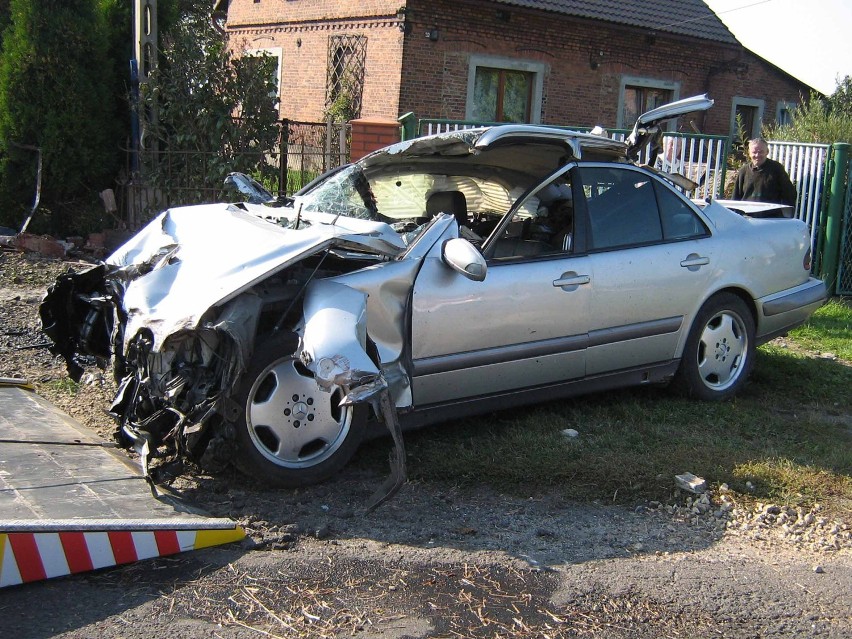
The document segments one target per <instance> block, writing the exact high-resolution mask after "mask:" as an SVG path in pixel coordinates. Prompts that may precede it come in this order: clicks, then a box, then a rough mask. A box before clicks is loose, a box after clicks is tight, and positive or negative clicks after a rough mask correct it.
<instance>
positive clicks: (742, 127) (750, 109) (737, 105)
mask: <svg viewBox="0 0 852 639" xmlns="http://www.w3.org/2000/svg"><path fill="white" fill-rule="evenodd" d="M762 127H763V100H756V99H754V98H743V97H740V96H734V99H733V100H732V103H731V135H732V136H733V137H734V138H735V139H740V138H745V139H747V140H751V139H752V138H756V137H759V136H760V129H761V128H762Z"/></svg>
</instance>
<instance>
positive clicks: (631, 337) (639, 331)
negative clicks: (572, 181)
mask: <svg viewBox="0 0 852 639" xmlns="http://www.w3.org/2000/svg"><path fill="white" fill-rule="evenodd" d="M576 181H577V182H579V183H581V184H582V191H583V198H582V200H581V201H580V202H579V203H578V210H579V211H583V213H584V214H585V216H586V219H587V221H588V234H587V238H586V243H587V247H588V257H589V261H590V266H591V273H590V275H591V295H590V300H589V325H588V329H589V348H588V351H587V356H586V373H587V374H588V375H596V374H599V373H604V372H611V371H618V370H625V369H629V368H633V367H637V366H643V365H648V364H653V363H665V362H667V361H671V360H672V359H673V358H674V357H675V355H676V351H677V347H678V343H679V340H680V339H681V336H682V335H683V333H684V332H686V331H688V330H689V323H690V322H691V319H692V317H693V316H694V314H695V312H696V310H697V308H698V306H700V304H701V301H702V299H703V298H704V296H705V292H706V290H707V287H708V279H709V277H710V275H711V273H712V269H713V268H714V260H715V253H714V250H713V238H712V235H711V233H710V230H709V229H708V227H707V225H706V224H705V223H704V221H703V220H702V219H701V216H700V215H699V214H698V213H697V209H696V208H695V207H694V206H693V205H692V204H691V203H690V202H689V201H688V200H687V199H686V198H685V197H683V196H681V195H680V194H679V193H678V192H677V191H676V190H675V189H674V188H672V187H671V186H670V185H669V184H668V183H666V182H665V181H663V180H661V179H659V178H658V177H656V176H655V175H653V174H651V173H650V172H648V171H645V170H643V169H640V168H637V167H634V166H630V165H620V166H613V165H612V164H599V165H595V164H589V165H583V166H581V167H579V168H578V169H577V179H576Z"/></svg>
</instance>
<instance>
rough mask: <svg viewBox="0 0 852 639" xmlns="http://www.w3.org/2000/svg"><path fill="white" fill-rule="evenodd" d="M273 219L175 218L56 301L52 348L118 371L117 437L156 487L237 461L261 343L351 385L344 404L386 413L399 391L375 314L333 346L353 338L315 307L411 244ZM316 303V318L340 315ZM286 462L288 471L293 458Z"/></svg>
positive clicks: (52, 296)
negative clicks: (247, 380) (333, 282)
mask: <svg viewBox="0 0 852 639" xmlns="http://www.w3.org/2000/svg"><path fill="white" fill-rule="evenodd" d="M267 213H269V210H268V209H266V207H262V206H257V207H252V206H251V205H229V204H214V205H200V206H193V207H182V208H176V209H171V210H168V211H166V212H164V213H162V214H161V215H160V216H158V217H157V218H156V219H155V220H153V221H152V222H151V223H150V224H149V225H148V226H147V227H146V228H144V229H143V230H142V231H141V232H140V233H139V234H137V235H136V236H135V237H133V238H132V239H131V240H130V241H129V242H127V243H126V244H125V245H124V246H122V247H121V248H119V249H118V250H117V251H116V252H115V253H114V254H113V255H112V256H110V257H109V258H108V259H107V260H106V262H105V263H102V264H98V265H96V266H93V267H92V268H89V269H88V270H85V271H82V272H78V273H72V272H69V273H66V274H63V275H62V276H60V277H59V278H58V279H57V281H56V283H55V284H54V285H53V286H51V287H50V289H49V290H48V293H47V295H46V296H45V299H44V301H43V302H42V305H41V308H40V314H41V319H42V326H43V330H44V332H45V333H46V334H47V335H48V337H50V338H51V340H52V341H53V342H54V346H53V347H52V349H51V350H52V351H53V352H54V353H55V354H59V355H62V356H63V358H64V359H65V361H66V363H67V367H68V371H69V375H70V376H71V377H72V378H73V379H75V380H79V379H80V377H81V374H82V372H83V370H84V366H85V365H87V364H91V362H92V359H94V361H95V362H96V363H97V364H98V365H99V366H100V367H102V368H105V367H106V366H107V365H109V364H111V365H112V368H113V372H114V377H115V380H116V383H117V385H118V391H117V393H116V396H115V399H114V401H113V403H112V406H111V408H110V413H111V414H112V415H113V416H114V417H115V419H116V420H117V429H116V436H117V439H118V441H119V442H120V443H121V444H122V445H124V446H126V447H130V446H132V447H133V448H135V449H136V451H137V452H138V453H139V455H140V459H141V462H142V464H143V468H144V470H145V473H146V475H151V476H152V478H154V479H155V480H160V479H167V478H168V477H169V476H171V475H174V474H177V473H179V472H180V470H181V465H182V462H183V460H185V459H188V460H191V461H193V462H196V463H198V464H200V465H201V466H203V467H205V468H208V469H218V468H222V467H223V466H224V465H226V464H228V463H232V462H234V457H235V455H236V454H237V447H238V443H237V433H236V432H235V430H236V429H235V423H239V422H240V421H241V420H243V421H245V420H246V417H245V412H246V409H245V407H244V406H241V405H239V404H238V403H237V402H236V401H235V399H234V396H235V395H239V389H240V384H241V382H242V381H244V380H242V377H243V376H244V374H245V373H246V371H247V370H248V369H249V368H250V367H251V364H252V361H253V360H252V357H253V355H254V354H255V349H256V348H258V345H257V342H258V341H259V340H263V342H264V344H263V346H261V347H259V348H261V349H262V348H266V347H267V346H268V344H269V343H270V342H272V341H277V342H278V343H285V344H287V349H289V350H291V352H292V353H293V358H291V359H294V360H304V361H300V362H299V365H300V366H301V367H302V368H303V370H304V373H305V375H306V377H307V376H308V375H309V376H310V378H311V379H310V384H311V386H312V387H314V388H316V389H317V392H318V393H325V394H327V395H328V396H329V397H332V396H333V394H334V393H335V391H336V390H338V389H339V393H338V395H334V401H335V402H340V403H344V404H345V403H346V402H349V403H350V404H351V403H354V402H362V403H364V404H369V403H371V402H372V403H373V404H374V405H375V406H376V408H377V409H379V410H381V403H380V398H379V396H380V395H381V393H382V392H383V391H385V390H386V387H387V385H386V384H385V383H384V382H383V379H382V375H381V371H380V369H379V366H378V365H377V363H376V362H374V361H372V360H370V358H369V356H368V355H366V353H365V350H364V349H365V348H366V346H367V344H366V331H365V328H364V324H365V322H366V318H365V317H356V318H354V319H353V318H349V319H351V320H352V323H353V325H352V327H350V328H349V331H350V332H351V333H352V334H351V335H348V338H349V339H348V340H346V339H344V340H339V339H338V340H336V341H335V340H332V342H331V343H324V341H325V342H328V339H329V335H332V336H335V335H343V333H341V331H340V329H339V328H333V329H329V328H326V329H325V333H323V332H321V331H320V332H317V329H316V326H318V325H319V324H320V322H318V321H317V320H313V321H311V320H310V315H309V316H308V319H307V320H306V319H305V317H304V316H303V303H304V300H305V297H306V294H307V293H306V292H307V291H308V290H309V284H310V283H311V282H312V281H313V280H314V279H320V280H321V279H323V278H328V277H333V276H336V275H340V274H345V273H347V272H351V271H354V270H358V269H361V268H363V267H364V266H365V265H369V264H374V263H380V262H381V261H386V260H389V259H391V258H392V257H394V256H395V255H397V254H398V253H400V252H401V251H402V250H403V249H404V248H405V245H404V244H403V243H402V241H401V240H400V239H398V236H397V234H396V233H394V232H392V231H391V229H390V227H387V225H381V226H384V227H387V232H383V231H382V229H377V228H376V227H377V226H378V225H377V224H374V223H372V222H370V221H369V220H358V219H354V220H353V219H338V216H333V215H330V214H323V213H313V214H310V215H303V214H302V213H301V211H298V212H297V211H294V210H292V209H290V210H288V211H286V212H283V213H282V212H281V211H280V210H279V211H277V212H275V216H273V217H274V218H275V219H273V220H271V221H270V220H266V219H261V217H260V214H267ZM340 288H342V289H344V292H345V293H347V294H349V296H350V297H352V296H357V295H359V294H358V293H357V292H355V291H352V290H351V289H346V287H343V286H342V285H340ZM315 306H316V308H314V310H312V311H311V314H312V315H315V316H316V315H321V314H322V313H324V312H325V313H327V312H329V311H328V310H326V309H324V308H322V304H319V305H316V304H315ZM356 306H357V305H356ZM363 314H364V313H363V309H362V311H361V315H363ZM305 326H307V328H308V329H311V328H312V327H313V331H314V332H313V333H310V332H309V335H308V344H309V345H310V346H311V351H310V353H311V355H308V354H306V353H307V352H306V351H304V350H303V349H302V344H303V338H304V332H305ZM359 340H360V343H359ZM324 347H327V348H328V349H334V352H331V351H329V350H324ZM314 353H315V354H316V355H315V361H314V355H313V354H314ZM330 362H332V363H333V365H332V364H330ZM350 362H352V363H357V364H358V366H357V367H353V366H350V365H349V363H350ZM323 401H325V398H324V397H323V398H320V397H318V398H317V399H316V402H314V401H313V400H311V406H315V405H316V404H319V403H321V402H323ZM305 405H307V404H305ZM333 410H335V409H334V408H333V407H331V408H329V412H331V411H333ZM341 410H345V409H341ZM308 414H310V410H307V411H306V415H308ZM385 416H386V417H387V414H385ZM298 426H299V424H298V422H296V427H297V428H298ZM304 430H305V429H303V431H304ZM326 444H328V445H329V446H331V444H329V443H328V442H325V441H324V440H318V441H316V442H313V441H312V442H306V443H305V447H306V449H307V448H310V447H312V448H310V451H311V452H310V453H304V452H303V451H296V452H294V453H293V454H292V464H290V465H291V466H293V467H294V468H298V467H300V465H306V464H303V461H302V458H303V457H304V455H308V454H312V455H319V454H322V450H321V449H322V447H323V446H325V445H326ZM318 449H319V452H317V450H318ZM300 456H301V457H300ZM281 457H282V458H284V462H285V465H286V462H287V461H288V459H289V458H286V457H285V455H284V454H283V453H282V454H281ZM276 461H280V460H276ZM151 462H156V463H151ZM238 465H239V464H238ZM254 474H255V475H257V474H258V473H254Z"/></svg>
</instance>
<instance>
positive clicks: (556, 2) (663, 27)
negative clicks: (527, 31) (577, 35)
mask: <svg viewBox="0 0 852 639" xmlns="http://www.w3.org/2000/svg"><path fill="white" fill-rule="evenodd" d="M497 2H499V3H501V4H506V5H511V6H516V7H527V8H529V9H539V10H542V11H553V12H554V13H561V14H564V15H569V16H577V17H580V18H589V19H592V20H604V21H606V22H612V23H615V24H624V25H630V26H634V27H642V28H646V29H649V30H652V31H656V32H663V33H674V34H677V35H683V36H689V37H692V38H700V39H702V40H713V41H716V42H724V43H726V44H739V42H738V41H737V39H736V38H735V37H734V35H733V34H732V33H731V32H730V31H729V30H728V28H727V27H726V26H725V25H724V23H723V22H722V21H721V20H720V19H719V17H718V16H717V15H716V14H715V13H713V11H712V10H711V9H710V7H708V6H707V5H706V4H705V3H704V2H703V1H702V0H630V1H629V2H626V1H625V0H497Z"/></svg>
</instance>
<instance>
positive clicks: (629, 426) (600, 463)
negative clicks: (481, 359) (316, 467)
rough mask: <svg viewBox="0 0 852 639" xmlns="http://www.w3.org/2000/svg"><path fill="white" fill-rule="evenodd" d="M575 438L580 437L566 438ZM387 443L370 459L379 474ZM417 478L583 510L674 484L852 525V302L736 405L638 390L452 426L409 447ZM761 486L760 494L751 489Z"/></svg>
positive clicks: (760, 376) (776, 347) (762, 356)
mask: <svg viewBox="0 0 852 639" xmlns="http://www.w3.org/2000/svg"><path fill="white" fill-rule="evenodd" d="M567 428H572V429H574V430H576V431H578V432H579V437H577V438H575V439H571V438H568V437H566V436H564V435H563V434H562V432H561V431H562V430H564V429H567ZM387 446H388V443H387V441H380V442H376V443H374V444H371V445H368V446H367V447H366V450H364V452H363V453H362V454H361V455H360V457H361V458H365V459H364V460H365V461H366V463H370V464H376V463H377V459H376V457H377V456H378V455H381V456H384V455H385V454H386V453H387ZM406 446H407V452H408V461H409V476H410V478H411V479H414V480H423V481H430V480H442V481H450V482H453V483H456V484H459V485H465V484H473V483H485V484H488V485H490V486H492V487H494V488H496V489H498V490H504V491H508V492H512V493H517V494H521V495H535V494H537V493H539V492H541V491H543V490H556V491H560V492H562V493H563V494H564V495H565V496H567V497H570V498H573V499H577V500H599V501H601V502H606V503H622V504H632V503H636V502H641V501H650V500H659V501H667V500H669V499H671V498H672V497H673V496H674V494H675V491H674V480H673V476H674V475H676V474H680V473H683V472H687V471H688V472H691V473H694V474H696V475H699V476H701V477H704V478H705V479H707V480H708V482H709V483H710V485H711V487H713V486H718V485H720V484H722V483H727V484H728V485H729V486H730V488H731V489H733V490H734V491H736V492H738V493H740V495H741V497H742V498H744V499H755V500H761V501H773V502H775V503H779V504H786V505H792V506H795V505H812V504H813V503H815V502H818V503H820V504H821V505H822V506H823V508H824V509H825V510H827V511H829V512H832V513H834V514H836V515H840V516H844V517H845V518H846V519H849V518H850V516H851V515H852V303H850V301H849V300H845V301H842V300H832V301H831V302H830V303H829V304H827V305H825V306H824V307H823V308H822V309H820V310H819V311H818V312H817V313H816V314H815V315H814V316H813V318H812V320H811V321H810V323H809V324H807V325H806V326H803V327H801V328H799V329H797V330H795V331H793V332H792V333H791V334H790V336H789V337H787V338H785V339H784V340H777V341H774V342H771V343H770V344H766V345H764V346H762V347H760V348H759V349H758V352H757V361H756V364H755V367H754V372H753V374H752V377H751V380H750V383H749V384H748V385H747V386H746V388H745V389H744V391H743V392H742V393H741V394H740V395H739V396H738V397H737V398H736V399H735V400H734V401H731V402H724V403H709V402H700V401H694V400H687V399H684V398H681V397H678V396H676V395H675V394H673V392H672V391H670V390H669V389H666V388H657V387H655V388H633V389H625V390H621V391H614V392H605V393H600V394H596V395H589V396H583V397H577V398H574V399H570V400H563V401H555V402H552V403H549V404H542V405H537V406H531V407H526V408H520V409H513V410H506V411H500V412H496V413H493V414H490V415H485V416H482V417H477V418H472V419H467V420H460V421H456V422H449V423H446V424H443V425H440V426H436V427H430V428H428V429H425V430H423V431H419V432H415V433H410V434H408V435H407V436H406ZM746 482H750V484H751V485H752V486H753V488H747V485H746Z"/></svg>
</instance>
